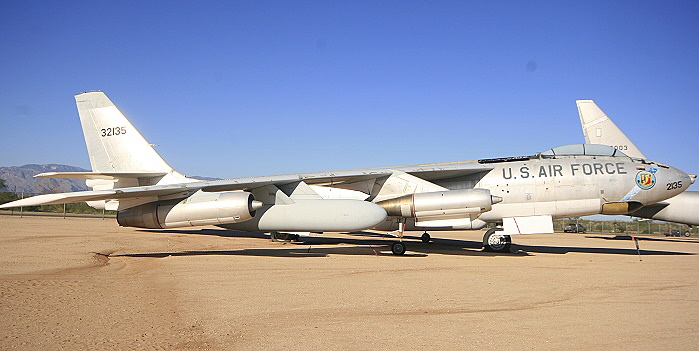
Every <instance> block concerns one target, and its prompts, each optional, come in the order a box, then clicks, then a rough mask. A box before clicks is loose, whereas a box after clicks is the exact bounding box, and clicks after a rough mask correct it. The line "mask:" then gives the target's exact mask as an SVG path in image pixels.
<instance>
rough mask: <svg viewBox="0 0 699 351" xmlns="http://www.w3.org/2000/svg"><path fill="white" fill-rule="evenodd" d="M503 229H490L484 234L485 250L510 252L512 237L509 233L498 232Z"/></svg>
mask: <svg viewBox="0 0 699 351" xmlns="http://www.w3.org/2000/svg"><path fill="white" fill-rule="evenodd" d="M501 230H502V229H498V228H492V229H488V231H487V232H485V235H483V250H484V251H489V252H510V247H512V238H510V236H509V235H503V234H500V233H498V232H499V231H501Z"/></svg>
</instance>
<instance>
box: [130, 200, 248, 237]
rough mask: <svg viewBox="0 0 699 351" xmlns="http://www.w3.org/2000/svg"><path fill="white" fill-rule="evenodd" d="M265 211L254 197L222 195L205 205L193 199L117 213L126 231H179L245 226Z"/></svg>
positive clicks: (141, 206) (161, 202)
mask: <svg viewBox="0 0 699 351" xmlns="http://www.w3.org/2000/svg"><path fill="white" fill-rule="evenodd" d="M261 207H262V202H260V201H256V200H255V198H254V197H253V195H252V194H251V193H247V192H240V191H238V192H222V193H219V194H218V196H216V197H214V198H207V199H206V200H205V201H203V200H198V199H197V198H196V197H195V196H190V197H188V198H186V199H184V200H169V201H156V202H151V203H147V204H144V205H140V206H136V207H132V208H129V209H126V210H123V211H119V212H118V213H117V221H118V222H119V225H120V226H122V227H137V228H156V229H160V228H175V227H188V226H200V225H216V224H229V223H237V222H244V221H248V220H250V219H252V218H253V217H254V216H255V211H256V210H257V209H259V208H261Z"/></svg>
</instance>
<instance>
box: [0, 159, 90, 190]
mask: <svg viewBox="0 0 699 351" xmlns="http://www.w3.org/2000/svg"><path fill="white" fill-rule="evenodd" d="M89 171H90V170H88V169H84V168H80V167H73V166H66V165H56V164H48V165H36V164H29V165H24V166H12V167H0V178H1V179H4V180H5V189H2V190H4V191H12V192H16V193H21V192H24V193H25V194H46V193H58V192H70V191H81V190H89V189H88V187H87V186H86V185H85V181H84V180H76V179H47V178H34V176H35V175H37V174H39V173H44V172H89Z"/></svg>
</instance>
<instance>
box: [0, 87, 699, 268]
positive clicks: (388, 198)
mask: <svg viewBox="0 0 699 351" xmlns="http://www.w3.org/2000/svg"><path fill="white" fill-rule="evenodd" d="M75 99H76V101H77V106H78V112H79V115H80V121H81V123H82V128H83V133H84V136H85V142H86V144H87V150H88V155H89V157H90V164H91V166H92V172H70V173H43V174H39V175H37V177H53V178H73V179H85V180H86V182H87V185H88V186H90V187H92V189H93V190H92V191H81V192H72V193H61V194H47V195H38V196H34V197H31V198H27V199H22V200H17V201H13V202H11V203H7V204H4V205H0V208H8V207H19V206H34V205H42V204H61V203H69V202H80V201H87V202H88V204H90V205H91V206H93V207H95V208H106V209H109V210H116V211H118V214H117V221H118V223H119V224H120V225H122V226H130V227H138V228H174V227H186V226H201V225H217V226H220V227H224V228H229V229H235V230H245V231H263V232H270V233H271V235H272V238H273V239H274V238H279V237H280V236H287V237H288V236H289V235H292V236H294V235H297V234H294V233H299V232H308V233H310V232H349V231H358V230H380V231H394V232H396V233H397V236H398V237H399V238H402V234H403V231H405V230H424V231H425V234H424V235H423V237H422V239H423V241H429V240H430V236H429V234H427V230H431V231H432V230H476V229H481V228H483V227H485V226H486V225H487V224H488V223H496V224H498V225H499V226H498V228H496V229H490V230H488V231H487V232H486V233H485V235H484V238H483V246H484V249H486V250H490V251H500V252H507V251H509V249H510V245H511V235H518V234H536V233H553V222H552V219H553V218H560V217H571V216H584V215H592V214H600V213H602V214H627V213H630V212H633V211H636V210H638V209H639V208H643V207H644V206H652V205H653V204H656V203H659V202H662V201H664V200H666V199H669V198H672V197H674V196H676V195H678V194H680V193H681V192H683V191H684V190H685V189H686V187H687V186H688V185H689V184H690V182H691V181H692V179H691V178H690V177H689V176H688V175H687V174H685V173H684V172H682V171H680V170H678V169H676V168H673V167H670V166H667V165H664V164H661V163H656V162H652V161H648V160H645V159H642V158H635V157H629V156H628V155H625V154H624V153H623V152H621V151H620V150H616V149H614V148H612V147H610V146H605V145H591V144H578V145H568V146H562V147H558V148H554V149H550V150H548V151H544V152H541V153H538V154H535V155H531V156H519V157H508V158H495V159H483V160H478V161H459V162H451V163H437V164H422V165H414V166H402V167H385V168H372V169H358V170H350V171H331V172H318V173H304V174H293V175H278V176H265V177H252V178H237V179H230V180H216V181H198V180H195V179H190V178H187V177H185V176H183V175H182V174H180V173H178V172H176V171H175V170H174V169H172V167H170V166H169V165H168V164H167V163H166V162H165V161H164V160H163V159H162V158H161V157H160V156H159V155H158V154H157V152H155V150H154V149H153V148H152V147H151V146H150V145H149V144H148V142H147V141H146V140H145V139H144V138H143V137H142V136H141V134H140V133H139V132H138V131H137V130H136V129H135V128H134V127H133V125H131V123H129V121H128V120H127V119H126V117H124V115H123V114H122V113H121V112H120V111H119V110H118V109H117V108H116V107H115V106H114V104H112V102H111V101H110V100H109V99H108V98H107V96H106V95H105V94H104V93H102V92H89V93H83V94H79V95H76V97H75ZM666 184H676V186H672V187H670V186H665V185H666ZM391 250H392V251H393V253H394V254H397V255H401V254H403V253H404V252H405V250H406V247H405V244H404V243H403V242H402V240H399V241H398V242H394V243H393V244H392V246H391Z"/></svg>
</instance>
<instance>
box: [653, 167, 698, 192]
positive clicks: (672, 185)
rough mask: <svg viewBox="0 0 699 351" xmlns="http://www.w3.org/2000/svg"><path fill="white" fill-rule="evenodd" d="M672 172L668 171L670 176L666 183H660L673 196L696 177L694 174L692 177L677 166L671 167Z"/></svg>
mask: <svg viewBox="0 0 699 351" xmlns="http://www.w3.org/2000/svg"><path fill="white" fill-rule="evenodd" d="M671 170H672V172H670V177H668V179H667V184H661V185H664V187H665V190H666V191H668V192H670V193H672V196H675V195H677V194H679V193H681V192H683V191H685V190H687V188H688V187H689V186H690V185H692V183H694V179H695V178H696V175H694V177H692V176H690V175H689V174H687V173H685V172H683V171H681V170H679V169H677V168H674V167H673V168H671Z"/></svg>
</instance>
